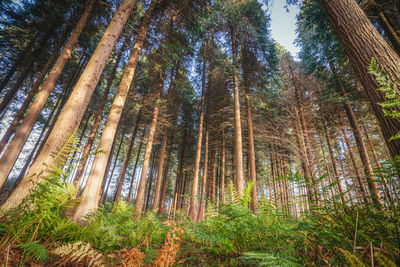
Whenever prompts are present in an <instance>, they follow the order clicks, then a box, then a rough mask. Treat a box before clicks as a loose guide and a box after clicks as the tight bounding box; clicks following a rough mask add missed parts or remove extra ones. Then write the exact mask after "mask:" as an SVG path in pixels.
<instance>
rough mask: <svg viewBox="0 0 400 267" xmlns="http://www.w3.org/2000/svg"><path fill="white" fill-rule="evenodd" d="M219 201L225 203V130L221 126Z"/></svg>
mask: <svg viewBox="0 0 400 267" xmlns="http://www.w3.org/2000/svg"><path fill="white" fill-rule="evenodd" d="M219 196H220V201H221V203H222V204H224V203H225V132H224V128H222V144H221V191H220V195H219Z"/></svg>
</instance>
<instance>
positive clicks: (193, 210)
mask: <svg viewBox="0 0 400 267" xmlns="http://www.w3.org/2000/svg"><path fill="white" fill-rule="evenodd" d="M203 49H204V51H203V73H202V79H201V102H200V116H199V131H198V134H197V146H196V155H195V160H194V162H195V163H194V173H193V183H192V196H191V197H190V208H189V217H190V218H191V219H192V221H195V220H196V219H197V202H198V188H199V170H200V159H201V143H202V139H203V122H204V106H205V90H206V89H205V87H206V49H205V46H204V47H203Z"/></svg>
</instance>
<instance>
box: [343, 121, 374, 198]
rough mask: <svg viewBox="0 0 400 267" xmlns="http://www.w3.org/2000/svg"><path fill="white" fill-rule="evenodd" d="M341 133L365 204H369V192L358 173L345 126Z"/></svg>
mask: <svg viewBox="0 0 400 267" xmlns="http://www.w3.org/2000/svg"><path fill="white" fill-rule="evenodd" d="M340 131H341V132H342V135H343V138H344V141H345V142H346V146H347V150H348V152H349V155H350V159H351V162H352V164H353V167H354V170H355V172H356V177H357V181H358V185H359V187H360V192H361V194H362V196H363V199H364V202H365V203H368V198H367V195H368V194H367V190H366V189H365V186H364V181H363V180H362V178H361V175H360V173H359V172H358V168H357V163H356V160H355V157H354V153H353V149H352V148H351V144H350V140H349V138H348V136H347V133H346V130H345V129H344V127H343V126H342V127H341V128H340Z"/></svg>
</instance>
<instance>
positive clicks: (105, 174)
mask: <svg viewBox="0 0 400 267" xmlns="http://www.w3.org/2000/svg"><path fill="white" fill-rule="evenodd" d="M127 125H128V123H127V122H125V123H124V129H123V130H122V133H121V140H120V142H119V145H118V149H117V153H116V154H115V159H114V164H113V167H112V169H111V175H110V179H108V182H107V185H106V188H105V190H104V191H103V192H102V193H103V194H102V199H100V202H101V203H103V204H104V203H105V201H106V199H107V193H108V189H109V188H110V184H111V180H112V177H113V175H114V171H115V167H116V166H117V162H118V158H119V153H120V152H121V148H122V144H123V143H124V138H125V132H126V129H127ZM106 170H107V167H106ZM107 174H108V173H106V172H104V176H103V180H104V179H106V178H107Z"/></svg>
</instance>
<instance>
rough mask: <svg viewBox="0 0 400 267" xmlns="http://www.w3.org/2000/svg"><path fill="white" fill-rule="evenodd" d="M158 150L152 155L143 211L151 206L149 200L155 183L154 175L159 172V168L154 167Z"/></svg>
mask: <svg viewBox="0 0 400 267" xmlns="http://www.w3.org/2000/svg"><path fill="white" fill-rule="evenodd" d="M157 152H158V151H157V150H156V151H153V157H151V165H150V170H149V175H148V176H149V179H148V183H147V194H146V196H145V197H144V199H146V202H145V205H144V207H143V209H142V211H147V209H148V207H149V201H150V193H151V185H152V184H153V177H154V172H157V169H155V168H154V165H155V162H156V157H157V154H158V153H157Z"/></svg>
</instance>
